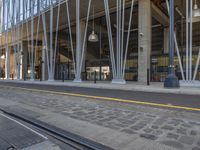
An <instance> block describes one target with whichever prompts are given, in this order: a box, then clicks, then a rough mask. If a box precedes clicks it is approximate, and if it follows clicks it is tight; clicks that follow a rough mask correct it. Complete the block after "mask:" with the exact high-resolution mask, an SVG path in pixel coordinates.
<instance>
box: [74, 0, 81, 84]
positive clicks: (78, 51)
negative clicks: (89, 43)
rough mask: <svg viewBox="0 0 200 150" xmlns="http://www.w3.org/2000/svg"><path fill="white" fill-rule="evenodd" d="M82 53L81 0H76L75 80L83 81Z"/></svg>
mask: <svg viewBox="0 0 200 150" xmlns="http://www.w3.org/2000/svg"><path fill="white" fill-rule="evenodd" d="M81 53H82V50H81V25H80V0H76V70H75V72H76V75H75V79H74V82H82V80H81V73H80V70H81V69H80V61H81Z"/></svg>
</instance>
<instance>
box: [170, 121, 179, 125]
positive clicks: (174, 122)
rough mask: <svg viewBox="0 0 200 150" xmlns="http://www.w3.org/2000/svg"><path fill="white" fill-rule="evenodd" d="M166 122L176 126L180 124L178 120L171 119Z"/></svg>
mask: <svg viewBox="0 0 200 150" xmlns="http://www.w3.org/2000/svg"><path fill="white" fill-rule="evenodd" d="M168 124H170V125H173V126H178V125H179V124H180V122H179V121H177V120H171V121H169V122H168Z"/></svg>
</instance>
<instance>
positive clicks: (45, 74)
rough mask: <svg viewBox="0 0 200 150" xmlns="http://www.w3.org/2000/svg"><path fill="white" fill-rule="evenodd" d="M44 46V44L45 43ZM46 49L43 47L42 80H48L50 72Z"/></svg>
mask: <svg viewBox="0 0 200 150" xmlns="http://www.w3.org/2000/svg"><path fill="white" fill-rule="evenodd" d="M43 44H44V43H43ZM45 48H46V47H45V46H44V45H43V47H42V62H43V63H42V80H43V81H44V80H47V79H48V70H47V59H46V49H45Z"/></svg>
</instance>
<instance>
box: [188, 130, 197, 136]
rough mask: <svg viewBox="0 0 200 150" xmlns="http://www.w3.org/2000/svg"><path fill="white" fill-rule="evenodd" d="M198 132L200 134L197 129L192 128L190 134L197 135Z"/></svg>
mask: <svg viewBox="0 0 200 150" xmlns="http://www.w3.org/2000/svg"><path fill="white" fill-rule="evenodd" d="M197 134H198V132H197V131H195V130H191V131H190V135H192V136H196V135H197Z"/></svg>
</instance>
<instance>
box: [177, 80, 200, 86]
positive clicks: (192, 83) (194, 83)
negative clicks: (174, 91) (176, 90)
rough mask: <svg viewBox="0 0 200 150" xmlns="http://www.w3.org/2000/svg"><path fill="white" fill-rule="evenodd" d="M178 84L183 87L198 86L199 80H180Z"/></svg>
mask: <svg viewBox="0 0 200 150" xmlns="http://www.w3.org/2000/svg"><path fill="white" fill-rule="evenodd" d="M180 86H183V87H200V81H198V80H192V81H186V80H181V81H180Z"/></svg>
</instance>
